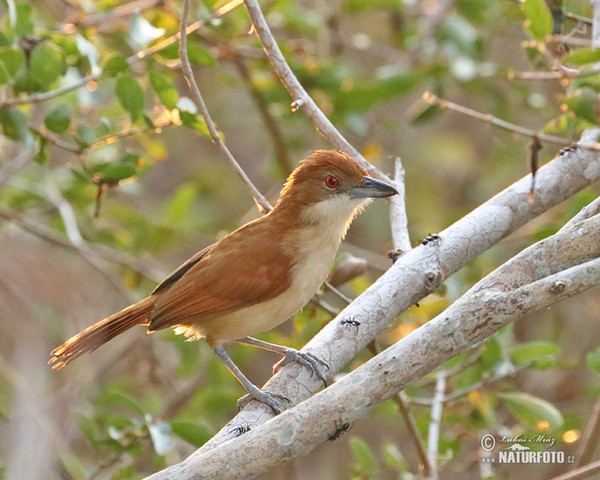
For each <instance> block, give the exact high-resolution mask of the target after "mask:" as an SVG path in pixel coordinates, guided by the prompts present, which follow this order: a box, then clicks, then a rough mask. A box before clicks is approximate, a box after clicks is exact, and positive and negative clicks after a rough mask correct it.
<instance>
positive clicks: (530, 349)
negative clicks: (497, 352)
mask: <svg viewBox="0 0 600 480" xmlns="http://www.w3.org/2000/svg"><path fill="white" fill-rule="evenodd" d="M558 351H559V347H558V345H556V344H555V343H553V342H548V341H544V340H534V341H533V342H527V343H522V344H521V345H517V346H516V347H514V348H513V349H511V351H510V352H509V355H510V358H511V359H512V360H513V362H515V363H516V364H517V365H525V364H527V363H531V362H534V361H536V360H542V359H544V357H548V356H551V355H556V354H557V353H558Z"/></svg>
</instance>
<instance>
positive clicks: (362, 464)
mask: <svg viewBox="0 0 600 480" xmlns="http://www.w3.org/2000/svg"><path fill="white" fill-rule="evenodd" d="M349 443H350V450H351V451H352V458H354V461H355V462H356V463H357V464H358V466H359V469H360V472H361V474H363V475H365V474H367V475H368V474H372V473H373V472H375V469H376V468H377V462H376V461H375V456H374V455H373V452H371V449H370V448H369V446H368V445H367V442H365V441H364V440H363V439H362V438H359V437H354V436H353V437H350V441H349Z"/></svg>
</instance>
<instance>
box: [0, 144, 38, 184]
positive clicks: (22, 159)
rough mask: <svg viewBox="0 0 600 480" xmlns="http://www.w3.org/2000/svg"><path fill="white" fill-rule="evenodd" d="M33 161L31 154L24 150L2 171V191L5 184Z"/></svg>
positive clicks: (0, 180) (0, 178) (0, 173)
mask: <svg viewBox="0 0 600 480" xmlns="http://www.w3.org/2000/svg"><path fill="white" fill-rule="evenodd" d="M30 160H31V152H30V151H29V150H28V149H26V148H22V149H21V150H20V151H19V153H18V154H17V155H16V156H15V157H14V158H12V159H11V160H9V161H8V162H7V163H6V165H4V166H3V167H2V169H0V190H1V189H2V187H3V186H4V184H5V183H6V182H7V181H8V180H9V179H10V177H11V176H13V175H14V174H15V173H16V172H18V171H19V170H20V169H21V168H23V167H24V166H25V165H27V164H28V163H29V161H30Z"/></svg>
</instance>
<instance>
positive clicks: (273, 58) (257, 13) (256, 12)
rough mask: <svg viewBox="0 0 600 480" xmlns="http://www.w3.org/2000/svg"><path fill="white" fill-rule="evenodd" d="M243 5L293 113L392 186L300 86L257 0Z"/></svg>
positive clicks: (247, 0) (386, 177)
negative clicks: (302, 114)
mask: <svg viewBox="0 0 600 480" xmlns="http://www.w3.org/2000/svg"><path fill="white" fill-rule="evenodd" d="M244 3H245V4H246V8H247V9H248V14H249V16H250V20H251V21H252V25H253V26H254V30H255V31H256V33H257V35H258V37H259V39H260V41H261V43H262V45H263V48H264V49H265V52H266V54H267V57H268V58H269V61H270V62H271V65H273V68H274V69H275V72H276V73H277V75H278V76H279V79H280V80H281V83H282V84H283V86H284V87H285V88H286V90H287V91H288V92H289V94H290V96H291V97H292V100H293V101H292V110H293V111H296V110H302V111H303V112H304V114H305V115H306V116H307V117H308V118H309V119H310V120H311V121H312V122H313V124H314V126H315V128H316V129H317V130H318V132H319V133H320V134H321V135H323V136H324V137H325V138H326V139H327V140H328V141H329V142H331V144H332V145H333V146H334V147H335V148H337V149H338V150H342V151H344V152H346V153H347V154H349V155H350V156H352V157H353V158H354V159H355V160H356V161H357V162H359V163H360V164H361V165H362V166H363V168H365V170H367V172H369V173H370V174H371V175H373V176H374V177H377V178H380V179H382V180H384V181H388V182H390V183H393V182H392V180H391V179H390V178H389V177H388V176H387V175H385V174H384V173H383V172H381V171H379V169H377V168H375V167H374V166H373V165H371V164H370V163H369V162H368V161H367V160H366V159H365V158H364V157H363V156H362V155H361V154H360V152H359V151H358V150H356V149H355V148H354V147H353V146H352V145H351V144H350V143H349V142H348V140H346V139H345V138H344V137H343V135H342V134H341V133H340V132H339V131H338V129H337V128H335V127H334V126H333V124H332V123H331V122H330V121H329V119H328V118H327V116H326V115H325V114H324V113H323V112H322V111H321V109H320V108H319V107H318V106H317V104H316V103H315V101H314V100H313V99H312V98H311V96H310V95H309V94H308V93H307V92H306V90H305V89H304V87H303V86H302V85H301V84H300V82H299V81H298V79H297V78H296V76H295V75H294V72H292V69H291V68H290V66H289V65H288V63H287V62H286V60H285V58H284V56H283V53H281V50H280V48H279V46H278V45H277V42H276V41H275V38H274V37H273V34H272V33H271V29H270V28H269V25H268V24H267V21H266V19H265V17H264V15H263V13H262V10H261V9H260V6H259V5H258V2H257V1H256V0H244Z"/></svg>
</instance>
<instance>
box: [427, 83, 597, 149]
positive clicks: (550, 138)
mask: <svg viewBox="0 0 600 480" xmlns="http://www.w3.org/2000/svg"><path fill="white" fill-rule="evenodd" d="M423 100H425V101H426V102H427V103H429V104H430V105H437V106H438V107H440V108H446V109H448V110H451V111H453V112H457V113H462V114H463V115H467V116H468V117H471V118H475V119H477V120H481V121H482V122H485V123H490V124H492V125H494V126H496V127H499V128H502V129H504V130H508V131H509V132H514V133H516V134H518V135H523V136H525V137H537V138H538V139H540V140H543V141H544V142H548V143H556V144H559V145H568V144H570V143H571V140H569V139H568V138H563V137H557V136H556V135H548V134H547V133H541V132H539V131H536V130H532V129H530V128H525V127H522V126H520V125H515V124H514V123H510V122H507V121H506V120H502V119H501V118H498V117H495V116H494V115H490V114H488V113H481V112H478V111H476V110H473V109H471V108H467V107H465V106H463V105H459V104H457V103H454V102H450V101H448V100H444V99H442V98H439V97H437V96H435V95H433V94H432V93H431V92H425V93H424V94H423ZM586 148H589V149H590V150H600V144H599V143H597V142H596V143H593V144H589V145H588V144H586Z"/></svg>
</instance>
